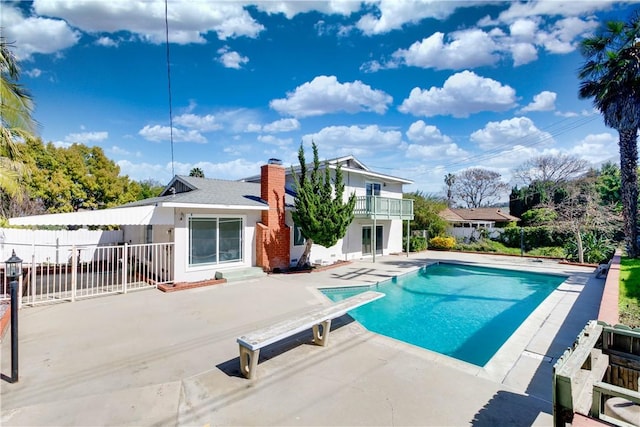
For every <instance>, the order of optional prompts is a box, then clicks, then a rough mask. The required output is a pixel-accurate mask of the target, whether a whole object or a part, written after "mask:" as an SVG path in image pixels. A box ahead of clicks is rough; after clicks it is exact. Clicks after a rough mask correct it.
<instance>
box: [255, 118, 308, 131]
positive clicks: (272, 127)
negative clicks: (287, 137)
mask: <svg viewBox="0 0 640 427" xmlns="http://www.w3.org/2000/svg"><path fill="white" fill-rule="evenodd" d="M298 129H300V122H299V121H298V120H296V119H292V118H288V119H280V120H276V121H275V122H271V123H269V124H266V125H264V126H263V127H262V131H263V132H267V133H279V132H291V131H294V130H298Z"/></svg>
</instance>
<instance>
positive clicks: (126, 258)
mask: <svg viewBox="0 0 640 427" xmlns="http://www.w3.org/2000/svg"><path fill="white" fill-rule="evenodd" d="M128 270H129V244H128V243H126V242H125V244H124V249H123V250H122V291H123V292H124V293H125V294H126V293H127V271H128Z"/></svg>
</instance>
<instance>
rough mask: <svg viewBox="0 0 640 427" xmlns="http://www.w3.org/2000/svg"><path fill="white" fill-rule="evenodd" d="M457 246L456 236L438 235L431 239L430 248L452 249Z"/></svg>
mask: <svg viewBox="0 0 640 427" xmlns="http://www.w3.org/2000/svg"><path fill="white" fill-rule="evenodd" d="M455 246H456V239H455V237H445V236H436V237H433V238H431V239H429V248H430V249H437V250H443V251H450V250H451V249H453V248H454V247H455Z"/></svg>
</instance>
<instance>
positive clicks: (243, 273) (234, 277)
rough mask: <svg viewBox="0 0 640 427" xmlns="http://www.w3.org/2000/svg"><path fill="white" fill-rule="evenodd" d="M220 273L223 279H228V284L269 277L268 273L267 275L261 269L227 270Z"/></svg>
mask: <svg viewBox="0 0 640 427" xmlns="http://www.w3.org/2000/svg"><path fill="white" fill-rule="evenodd" d="M220 273H222V278H223V279H227V282H237V281H240V280H249V279H257V278H260V277H265V276H266V275H267V273H265V272H264V271H263V270H262V268H261V267H246V268H239V269H236V270H225V271H220Z"/></svg>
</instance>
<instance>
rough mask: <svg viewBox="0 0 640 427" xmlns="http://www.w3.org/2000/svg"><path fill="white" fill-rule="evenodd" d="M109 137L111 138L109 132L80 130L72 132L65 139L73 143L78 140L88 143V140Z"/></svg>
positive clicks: (95, 140) (99, 139)
mask: <svg viewBox="0 0 640 427" xmlns="http://www.w3.org/2000/svg"><path fill="white" fill-rule="evenodd" d="M107 138H109V132H80V133H70V134H69V135H67V136H65V137H64V140H65V141H67V142H71V143H74V142H78V143H82V144H86V143H88V142H100V141H104V140H105V139H107Z"/></svg>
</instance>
